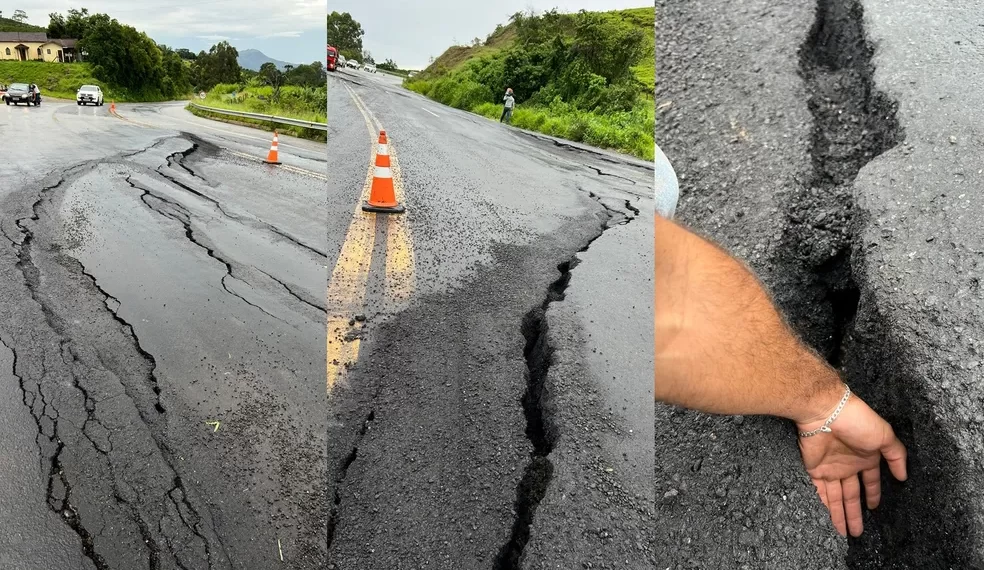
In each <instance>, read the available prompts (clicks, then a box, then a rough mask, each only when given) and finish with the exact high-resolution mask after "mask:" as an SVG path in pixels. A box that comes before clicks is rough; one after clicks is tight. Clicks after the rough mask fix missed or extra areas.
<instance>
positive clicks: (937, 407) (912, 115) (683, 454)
mask: <svg viewBox="0 0 984 570" xmlns="http://www.w3.org/2000/svg"><path fill="white" fill-rule="evenodd" d="M723 4H724V3H717V2H712V3H705V4H701V5H699V6H695V5H687V6H670V5H667V6H665V7H661V6H658V8H657V13H658V14H659V21H658V27H657V51H658V53H660V54H661V56H660V57H661V59H660V61H662V62H663V63H662V64H661V68H660V75H661V77H662V78H663V79H662V81H661V83H660V85H659V86H658V92H659V93H658V95H659V101H660V102H662V101H664V100H665V101H671V100H672V104H671V105H670V106H669V107H668V108H667V109H666V110H664V111H663V112H662V113H661V115H660V117H658V118H657V125H658V127H657V129H658V131H657V137H658V138H657V140H658V141H659V143H660V146H661V147H663V148H664V150H665V151H666V152H667V154H668V156H670V159H671V160H673V163H674V167H675V168H677V172H678V173H680V174H681V176H680V178H681V189H682V192H683V196H682V200H681V204H680V207H679V208H678V210H677V212H678V215H679V216H680V217H681V219H682V220H683V221H684V222H685V223H687V224H688V225H690V226H692V227H694V228H695V229H697V230H699V231H701V232H702V233H704V234H706V235H708V236H710V237H712V238H713V239H715V240H717V241H718V242H720V243H722V244H723V245H725V246H726V247H727V248H728V249H729V250H731V251H732V252H734V253H735V254H736V255H738V257H740V258H742V259H743V260H744V261H746V262H747V263H749V264H750V265H751V266H752V267H753V269H754V270H755V271H756V273H757V274H758V275H759V276H760V277H761V278H762V279H763V282H764V283H765V284H766V286H767V287H768V288H769V289H770V290H771V292H772V293H773V295H774V296H775V298H776V300H777V302H778V303H779V304H780V306H781V307H782V309H783V310H784V312H785V313H786V314H787V316H788V317H789V320H790V322H791V324H792V325H793V326H794V328H795V329H796V330H797V331H798V332H799V333H800V334H801V335H803V337H804V338H805V339H806V340H807V341H808V342H809V343H810V344H811V345H813V346H814V347H815V348H817V349H818V350H819V351H820V352H821V354H824V355H825V356H826V357H827V358H828V360H829V361H830V362H831V363H832V364H834V365H835V366H839V367H840V368H841V370H842V373H843V375H844V377H845V379H846V381H847V382H849V383H850V384H851V386H852V387H853V388H854V390H855V392H856V393H857V394H858V395H859V396H860V397H862V398H864V399H865V400H866V401H867V402H868V403H869V404H871V405H872V407H873V408H874V409H875V410H877V411H878V412H879V413H881V414H882V415H883V416H885V418H886V419H888V420H889V422H890V423H892V425H893V426H894V428H895V430H896V432H897V433H898V435H899V437H900V438H901V439H902V441H903V443H905V444H906V446H907V447H908V448H909V480H908V481H907V482H906V483H897V482H894V481H892V480H891V477H890V476H888V475H887V470H883V473H885V475H884V477H883V485H884V488H883V495H882V497H883V498H882V505H881V507H879V509H877V510H876V511H873V512H866V513H865V533H864V535H863V536H862V537H861V538H859V539H850V540H847V539H842V538H839V537H837V536H836V535H835V534H834V532H833V530H832V527H831V525H830V523H829V521H828V517H827V513H826V512H825V509H824V508H823V507H822V505H821V504H820V502H819V500H818V499H817V497H816V494H815V491H814V490H813V488H812V486H811V485H810V483H809V481H808V480H807V479H806V477H805V474H804V473H803V472H802V467H801V466H800V465H799V457H798V451H797V449H796V444H795V436H794V434H793V431H792V428H791V426H789V425H787V424H786V423H784V422H778V421H773V420H767V419H752V418H744V419H743V418H715V417H709V416H704V415H700V414H692V413H687V412H682V411H679V410H674V409H670V408H666V407H661V406H657V418H658V419H657V430H656V433H657V441H656V443H657V447H656V463H657V465H658V466H659V467H657V471H656V484H657V500H659V501H660V502H659V503H658V505H659V518H660V520H662V521H664V523H665V524H661V526H660V528H659V529H658V530H657V539H658V540H659V541H660V542H659V544H658V547H659V548H660V549H661V552H660V560H661V563H660V565H661V566H668V567H673V568H697V567H707V566H714V567H722V568H725V567H727V568H741V567H750V568H751V567H756V568H788V567H824V568H862V569H867V568H897V569H902V568H980V567H982V564H984V557H982V554H984V549H982V547H981V539H980V536H979V534H978V531H977V530H976V529H977V528H979V527H980V524H979V521H980V519H981V512H982V509H981V505H982V503H981V500H980V495H979V493H977V492H976V489H977V488H978V487H979V483H980V481H981V477H982V475H981V473H982V471H981V464H980V455H981V445H982V444H981V441H982V439H981V433H980V431H981V422H982V419H984V415H982V404H981V402H982V399H981V394H980V388H979V382H978V380H979V376H980V374H979V368H978V367H979V365H980V360H981V359H980V357H979V356H978V354H979V347H980V344H979V343H980V339H979V338H977V337H979V336H980V335H979V331H980V330H981V327H982V325H981V323H982V322H984V321H982V319H981V317H980V315H981V308H980V307H981V303H980V301H979V299H980V295H979V292H978V288H979V283H978V278H977V276H976V273H978V270H977V267H978V265H979V261H980V256H981V255H982V252H984V247H982V245H981V243H980V242H981V239H980V231H979V229H978V228H979V225H980V224H979V221H980V219H981V211H980V207H979V201H977V200H974V199H973V196H974V195H973V188H975V187H978V186H979V185H980V183H981V179H982V176H981V167H980V161H979V155H980V146H981V141H980V137H979V133H980V130H981V129H980V119H979V113H976V112H975V111H974V110H976V109H977V108H979V106H980V103H981V101H980V99H981V95H980V93H981V90H980V83H981V81H982V74H981V71H980V66H979V62H980V59H981V51H980V49H981V48H980V47H979V45H980V42H979V41H978V40H979V38H981V32H980V27H979V25H978V21H977V19H976V12H974V7H973V6H971V4H970V3H956V4H952V3H946V4H943V3H940V2H930V3H914V2H902V3H897V2H892V3H889V2H883V1H882V2H873V1H863V2H850V1H835V0H822V1H820V2H819V3H818V4H817V5H816V6H814V7H805V6H800V5H798V4H795V3H783V4H782V5H781V6H779V5H775V3H764V2H752V3H745V4H743V5H742V6H741V7H740V8H739V9H737V10H735V9H734V7H733V6H729V7H728V9H727V10H725V9H724V6H723ZM714 30H718V32H717V33H716V32H715V31H714ZM913 46H919V47H918V49H913ZM725 47H726V48H727V49H725ZM660 434H662V435H660ZM664 526H665V528H664ZM711 537H713V541H712V540H710V539H711Z"/></svg>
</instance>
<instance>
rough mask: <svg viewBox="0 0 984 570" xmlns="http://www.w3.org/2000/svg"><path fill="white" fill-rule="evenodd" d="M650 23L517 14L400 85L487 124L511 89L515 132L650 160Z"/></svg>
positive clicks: (622, 13) (648, 16) (641, 15)
mask: <svg viewBox="0 0 984 570" xmlns="http://www.w3.org/2000/svg"><path fill="white" fill-rule="evenodd" d="M655 16H656V15H655V10H654V9H653V8H633V9H628V10H615V11H611V12H579V13H576V14H564V13H558V12H556V11H551V12H547V13H544V14H540V15H532V14H517V15H515V16H513V17H512V18H511V19H510V23H509V24H508V25H505V26H499V27H497V28H496V30H495V31H494V32H492V33H491V34H490V35H489V36H488V38H487V39H486V41H485V42H483V43H481V44H479V45H473V46H452V47H451V48H448V50H447V51H445V52H444V53H443V54H441V56H440V57H438V58H437V59H436V60H434V62H433V63H432V64H431V65H430V66H428V67H427V69H425V70H424V71H422V72H421V73H419V74H417V75H415V76H414V77H413V78H412V79H408V80H406V81H405V82H404V85H405V86H406V87H407V88H409V89H412V90H414V91H417V92H418V93H422V94H423V95H425V96H427V97H429V98H431V99H434V100H436V101H439V102H441V103H444V104H445V105H450V106H452V107H456V108H459V109H464V110H467V111H471V112H474V113H477V114H480V115H483V116H486V117H489V118H491V119H498V118H499V115H500V113H501V111H502V95H503V93H504V92H505V90H506V87H512V89H513V90H514V93H515V96H516V102H517V107H516V110H515V112H514V114H513V121H512V122H513V124H514V125H516V126H518V127H521V128H527V129H531V130H536V131H540V132H543V133H546V134H550V135H554V136H558V137H561V138H566V139H570V140H575V141H581V142H586V143H588V144H592V145H595V146H600V147H605V148H610V149H614V150H618V151H621V152H626V153H630V154H633V155H635V156H638V157H641V158H645V159H652V158H653V154H654V142H653V132H654V129H655V110H654V101H653V92H654V90H655V77H656V71H655V57H654V56H655V42H654V24H655Z"/></svg>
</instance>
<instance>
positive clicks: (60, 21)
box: [48, 8, 92, 40]
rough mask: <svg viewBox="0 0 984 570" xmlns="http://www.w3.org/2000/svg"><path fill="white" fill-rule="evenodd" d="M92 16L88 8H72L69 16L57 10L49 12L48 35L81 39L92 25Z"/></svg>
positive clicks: (50, 36)
mask: <svg viewBox="0 0 984 570" xmlns="http://www.w3.org/2000/svg"><path fill="white" fill-rule="evenodd" d="M91 18H92V16H90V15H89V10H88V9H86V8H82V9H81V10H76V9H74V8H72V9H70V10H69V11H68V17H67V18H66V17H65V16H62V15H61V14H59V13H57V12H53V13H51V14H48V37H49V38H58V39H61V38H71V39H75V40H81V39H82V38H84V37H85V35H86V32H87V31H88V29H89V27H90V20H91Z"/></svg>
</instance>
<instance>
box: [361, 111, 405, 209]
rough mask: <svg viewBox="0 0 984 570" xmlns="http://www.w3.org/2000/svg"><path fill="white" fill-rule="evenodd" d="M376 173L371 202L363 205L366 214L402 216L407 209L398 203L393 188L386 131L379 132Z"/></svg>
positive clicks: (370, 196)
mask: <svg viewBox="0 0 984 570" xmlns="http://www.w3.org/2000/svg"><path fill="white" fill-rule="evenodd" d="M375 168H376V172H375V173H374V175H373V177H372V189H371V191H370V193H369V200H368V201H366V202H363V203H362V210H363V211H365V212H376V213H378V214H402V213H403V212H404V211H406V209H405V208H404V207H403V206H401V205H400V203H399V202H397V201H396V191H395V189H394V188H393V173H392V171H391V170H390V157H389V141H388V140H387V139H386V131H379V146H378V147H377V150H376V166H375Z"/></svg>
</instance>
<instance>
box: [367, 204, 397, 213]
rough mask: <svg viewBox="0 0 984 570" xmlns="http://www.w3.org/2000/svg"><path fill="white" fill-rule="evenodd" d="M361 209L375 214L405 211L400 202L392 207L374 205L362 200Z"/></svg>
mask: <svg viewBox="0 0 984 570" xmlns="http://www.w3.org/2000/svg"><path fill="white" fill-rule="evenodd" d="M362 210H363V211H365V212H376V213H377V214H402V213H403V212H405V211H406V208H404V207H403V206H401V205H400V204H397V205H396V206H393V207H386V206H374V205H372V204H370V203H369V202H363V203H362Z"/></svg>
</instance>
